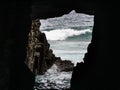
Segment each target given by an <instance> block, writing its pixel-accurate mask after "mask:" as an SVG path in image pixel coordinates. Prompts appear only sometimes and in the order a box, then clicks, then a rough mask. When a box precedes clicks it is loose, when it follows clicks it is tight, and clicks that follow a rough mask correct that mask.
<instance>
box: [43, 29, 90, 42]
mask: <svg viewBox="0 0 120 90" xmlns="http://www.w3.org/2000/svg"><path fill="white" fill-rule="evenodd" d="M42 32H44V33H45V34H46V37H47V39H48V40H66V39H67V38H68V37H72V36H78V35H82V34H86V33H87V32H92V31H91V30H90V29H85V30H79V31H78V30H74V29H56V30H51V31H42Z"/></svg>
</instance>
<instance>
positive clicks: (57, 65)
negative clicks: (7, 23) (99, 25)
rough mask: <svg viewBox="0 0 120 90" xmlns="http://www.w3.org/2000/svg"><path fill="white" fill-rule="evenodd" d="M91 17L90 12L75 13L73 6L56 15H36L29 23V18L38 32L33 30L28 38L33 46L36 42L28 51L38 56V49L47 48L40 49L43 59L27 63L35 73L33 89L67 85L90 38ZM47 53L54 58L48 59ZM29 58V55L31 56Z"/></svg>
mask: <svg viewBox="0 0 120 90" xmlns="http://www.w3.org/2000/svg"><path fill="white" fill-rule="evenodd" d="M93 19H94V16H93V15H87V14H84V13H77V12H76V11H75V10H72V11H71V12H69V13H68V14H64V15H62V16H60V17H54V18H47V19H38V20H35V23H33V22H34V21H33V22H32V24H34V27H32V28H33V29H35V28H36V29H35V30H37V29H38V28H39V31H40V32H38V31H37V32H33V33H34V34H35V35H36V36H34V38H31V39H30V41H31V40H32V39H33V42H35V43H34V44H36V45H35V47H37V46H38V48H37V49H38V51H36V50H33V51H29V52H35V53H32V54H31V55H33V57H34V55H35V54H36V56H37V55H38V56H39V54H40V55H42V54H41V52H42V50H43V51H45V52H49V53H44V52H43V55H42V59H43V60H44V61H46V62H44V61H42V62H39V60H38V61H37V62H36V63H34V65H28V66H29V67H31V66H32V68H31V70H32V72H34V73H35V75H36V79H35V87H34V88H35V89H68V88H70V80H71V75H72V69H73V67H74V66H76V64H77V63H80V62H83V58H84V54H85V53H86V52H87V47H88V44H89V43H90V42H91V38H92V29H93V24H94V22H93V21H94V20H93ZM36 21H37V23H36ZM37 24H38V25H37ZM33 31H34V30H33ZM40 33H41V34H40ZM37 34H40V35H37ZM31 35H32V33H31ZM44 35H45V36H44ZM35 38H37V39H38V41H37V39H35ZM40 38H45V39H46V40H44V39H43V40H42V42H40V43H39V45H38V42H39V39H40ZM41 43H47V44H43V46H42V45H40V44H41ZM32 44H33V43H32ZM44 46H45V47H44ZM39 47H43V49H41V51H40V49H39ZM44 48H45V49H46V50H45V49H44ZM47 49H49V50H47ZM29 52H28V53H29ZM36 52H40V53H36ZM44 54H45V57H44ZM47 54H51V55H53V56H55V58H54V59H57V60H52V61H50V60H51V56H49V55H47ZM28 57H29V55H28ZM56 57H57V58H56ZM30 58H31V59H32V57H30ZM37 58H40V57H37ZM46 58H47V59H46ZM35 59H36V58H34V60H35ZM52 59H53V57H52ZM59 60H61V61H59ZM33 62H35V61H33ZM41 63H42V64H43V65H42V64H41ZM49 64H50V65H49ZM38 67H39V68H38ZM40 67H41V68H40ZM34 68H36V69H34ZM39 71H40V72H39ZM41 71H42V72H41Z"/></svg>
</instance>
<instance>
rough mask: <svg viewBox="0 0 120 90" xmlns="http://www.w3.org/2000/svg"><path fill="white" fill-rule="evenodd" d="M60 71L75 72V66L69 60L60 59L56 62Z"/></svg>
mask: <svg viewBox="0 0 120 90" xmlns="http://www.w3.org/2000/svg"><path fill="white" fill-rule="evenodd" d="M55 64H56V65H57V67H58V68H59V70H60V71H65V72H69V71H72V70H73V67H74V64H73V63H72V62H71V61H69V60H64V61H62V60H61V59H60V58H59V59H57V60H56V61H55Z"/></svg>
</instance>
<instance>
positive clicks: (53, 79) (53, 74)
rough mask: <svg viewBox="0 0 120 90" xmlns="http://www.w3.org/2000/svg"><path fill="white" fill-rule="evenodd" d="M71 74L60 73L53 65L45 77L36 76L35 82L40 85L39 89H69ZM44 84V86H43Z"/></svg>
mask: <svg viewBox="0 0 120 90" xmlns="http://www.w3.org/2000/svg"><path fill="white" fill-rule="evenodd" d="M71 75H72V72H60V71H59V69H58V68H57V66H56V65H55V64H54V65H53V66H52V67H51V68H50V69H48V70H47V72H46V73H45V75H38V76H36V82H37V83H40V85H39V89H51V88H54V89H59V90H62V89H63V88H69V87H70V79H71ZM43 83H44V84H43Z"/></svg>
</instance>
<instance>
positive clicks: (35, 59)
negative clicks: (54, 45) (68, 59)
mask: <svg viewBox="0 0 120 90" xmlns="http://www.w3.org/2000/svg"><path fill="white" fill-rule="evenodd" d="M39 28H40V20H39V19H35V20H32V25H31V31H30V33H29V35H28V37H29V39H28V47H27V59H26V64H27V65H28V67H29V68H30V70H31V71H32V72H33V73H34V74H35V75H41V74H44V73H45V72H46V71H47V69H49V68H50V67H51V66H52V65H53V63H54V62H55V61H56V59H57V58H56V57H55V55H54V54H53V51H52V50H51V49H50V45H49V43H48V41H47V39H46V36H45V34H44V33H41V32H40V30H39Z"/></svg>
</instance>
